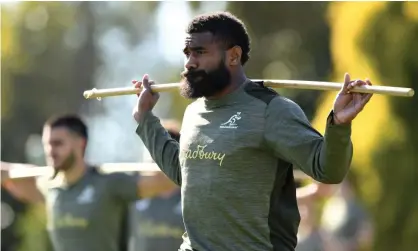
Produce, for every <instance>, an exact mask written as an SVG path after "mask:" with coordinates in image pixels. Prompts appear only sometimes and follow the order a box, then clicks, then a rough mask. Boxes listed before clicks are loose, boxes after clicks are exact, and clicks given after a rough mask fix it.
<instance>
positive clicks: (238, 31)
mask: <svg viewBox="0 0 418 251" xmlns="http://www.w3.org/2000/svg"><path fill="white" fill-rule="evenodd" d="M186 32H187V34H192V33H202V32H210V33H212V35H213V36H214V37H215V38H216V39H217V40H219V41H220V42H223V43H225V45H226V47H227V48H232V47H233V46H239V47H241V50H242V55H241V64H242V65H244V64H245V63H246V62H247V61H248V59H249V58H250V37H249V35H248V33H247V30H246V28H245V25H244V23H243V22H242V21H241V20H240V19H238V18H237V17H236V16H234V15H232V14H231V13H229V12H214V13H209V14H204V15H200V16H197V17H195V18H194V19H193V20H192V21H191V22H190V23H189V25H188V26H187V30H186Z"/></svg>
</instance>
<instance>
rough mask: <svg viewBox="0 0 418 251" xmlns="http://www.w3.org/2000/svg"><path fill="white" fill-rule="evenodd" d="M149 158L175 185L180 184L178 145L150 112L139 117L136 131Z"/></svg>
mask: <svg viewBox="0 0 418 251" xmlns="http://www.w3.org/2000/svg"><path fill="white" fill-rule="evenodd" d="M136 133H137V135H138V136H139V137H140V138H141V139H142V141H143V143H144V145H145V147H146V148H147V149H148V151H149V153H150V154H151V157H152V158H153V159H154V161H155V163H156V164H157V165H158V166H159V167H160V168H161V170H162V171H163V172H164V173H165V174H166V175H167V176H168V177H169V178H170V179H171V180H173V181H174V182H175V183H176V184H178V185H179V184H180V183H181V175H180V163H179V144H178V143H177V142H176V141H175V140H174V139H172V138H171V137H170V135H169V134H168V132H167V131H166V130H165V129H164V127H163V126H162V125H161V123H160V120H159V119H158V118H157V117H155V116H154V115H153V114H152V112H148V113H145V114H143V116H141V120H140V121H139V122H138V127H137V129H136Z"/></svg>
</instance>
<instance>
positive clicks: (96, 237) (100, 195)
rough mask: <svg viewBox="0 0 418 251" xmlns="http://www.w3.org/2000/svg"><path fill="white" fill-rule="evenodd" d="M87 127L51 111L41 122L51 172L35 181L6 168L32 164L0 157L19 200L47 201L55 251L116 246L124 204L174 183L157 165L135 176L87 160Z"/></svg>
mask: <svg viewBox="0 0 418 251" xmlns="http://www.w3.org/2000/svg"><path fill="white" fill-rule="evenodd" d="M87 131H88V130H87V126H86V125H85V124H84V122H83V121H82V120H81V119H80V118H79V117H78V116H75V115H64V116H59V117H55V118H52V119H50V120H48V121H47V122H46V123H45V125H44V128H43V144H44V150H45V154H46V157H47V158H46V161H47V164H48V166H51V167H53V168H54V171H55V174H54V176H53V177H41V178H38V179H37V180H36V184H35V182H27V179H18V180H10V179H8V178H7V172H4V171H5V170H11V169H13V168H16V167H19V166H26V167H31V165H28V164H15V163H6V162H2V163H1V167H2V174H3V175H2V182H4V181H6V182H8V183H9V184H12V185H13V187H14V190H15V193H16V194H18V196H19V197H20V198H21V199H22V200H26V201H30V202H45V204H46V211H47V229H48V232H49V236H50V238H51V241H52V245H53V248H54V250H55V251H74V250H77V251H119V250H120V247H121V246H120V245H121V242H120V239H119V238H120V236H121V228H122V226H123V225H122V222H123V217H124V214H125V213H126V212H127V208H128V206H129V205H130V204H131V203H132V202H134V201H136V200H138V199H142V198H149V197H153V196H156V195H158V194H160V193H162V192H165V191H170V190H172V189H173V187H175V185H174V183H173V182H171V181H170V180H169V179H167V178H166V176H165V175H164V174H162V173H161V172H159V171H156V172H153V173H152V174H150V175H147V176H141V175H139V176H140V177H139V178H138V177H137V176H134V175H128V174H125V173H110V174H105V173H103V172H101V169H100V168H99V167H96V166H91V165H89V164H87V163H86V162H85V160H84V154H85V150H86V147H87V142H88V132H87ZM32 180H33V179H32ZM23 181H25V182H24V183H25V184H24V185H22V184H23Z"/></svg>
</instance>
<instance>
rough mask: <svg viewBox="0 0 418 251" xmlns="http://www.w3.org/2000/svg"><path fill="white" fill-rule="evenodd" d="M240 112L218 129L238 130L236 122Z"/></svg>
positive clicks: (239, 117)
mask: <svg viewBox="0 0 418 251" xmlns="http://www.w3.org/2000/svg"><path fill="white" fill-rule="evenodd" d="M240 114H241V112H237V114H235V115H233V116H232V117H231V118H230V119H229V120H228V121H226V122H225V123H223V124H221V126H220V127H219V128H227V129H236V128H238V125H237V123H236V122H237V120H240V119H241V116H240Z"/></svg>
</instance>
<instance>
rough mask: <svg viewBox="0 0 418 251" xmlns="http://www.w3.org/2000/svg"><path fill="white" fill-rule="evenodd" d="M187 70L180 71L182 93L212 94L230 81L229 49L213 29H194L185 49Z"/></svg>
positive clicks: (199, 95) (194, 96)
mask: <svg viewBox="0 0 418 251" xmlns="http://www.w3.org/2000/svg"><path fill="white" fill-rule="evenodd" d="M183 52H184V55H185V56H186V59H185V66H184V67H185V71H184V72H183V73H182V74H181V76H182V81H181V92H180V93H181V95H182V96H184V97H186V98H192V99H193V98H200V97H212V96H214V95H216V94H218V93H219V92H221V91H222V90H224V89H225V88H226V87H227V86H228V85H229V84H230V81H231V73H230V70H229V68H228V67H227V64H226V57H227V53H226V51H225V50H224V49H223V48H222V46H221V44H220V43H219V42H217V41H216V40H215V38H214V37H213V35H212V34H211V33H210V32H204V33H192V34H190V35H189V36H188V37H187V38H186V44H185V48H184V50H183Z"/></svg>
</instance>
